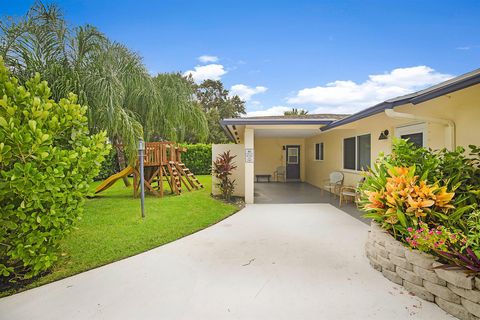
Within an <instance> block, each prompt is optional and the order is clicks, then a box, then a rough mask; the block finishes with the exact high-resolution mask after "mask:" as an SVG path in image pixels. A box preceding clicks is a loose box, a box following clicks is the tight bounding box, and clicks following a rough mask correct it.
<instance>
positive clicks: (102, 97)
mask: <svg viewBox="0 0 480 320" xmlns="http://www.w3.org/2000/svg"><path fill="white" fill-rule="evenodd" d="M0 30H1V33H0V55H2V56H4V57H5V63H6V65H7V66H8V67H9V68H10V69H11V70H12V72H13V74H14V75H16V76H17V77H18V78H19V80H20V82H21V83H24V82H25V81H27V80H28V79H29V78H30V77H31V76H32V75H34V74H35V72H40V73H41V74H42V76H43V78H44V79H45V80H47V81H48V83H49V84H50V87H51V90H52V97H53V98H54V99H59V98H61V97H64V96H66V95H68V93H70V92H75V93H77V95H78V100H79V103H80V104H82V105H88V112H87V115H88V120H89V129H90V132H92V133H96V132H100V131H102V130H106V131H107V134H108V137H109V140H110V141H111V142H112V144H113V145H114V146H115V148H116V151H117V152H116V154H117V157H118V162H119V164H120V166H121V167H122V168H123V167H124V166H125V165H126V164H127V162H133V161H135V158H136V144H137V142H138V138H139V137H142V136H144V137H145V138H147V139H153V138H154V139H157V140H169V139H172V140H177V141H179V142H181V141H182V139H183V137H184V135H185V132H197V135H198V137H199V139H200V140H202V139H204V138H205V137H206V136H207V134H208V128H207V122H206V120H205V116H204V115H203V114H202V113H201V112H200V110H199V107H198V104H197V103H196V102H195V101H194V97H193V90H192V88H191V86H190V85H189V83H188V80H186V79H184V78H182V77H181V76H179V75H178V74H166V75H158V76H157V77H155V78H152V77H151V76H150V74H149V72H148V71H147V69H146V67H145V66H144V64H143V62H142V59H141V57H140V56H139V55H138V54H136V53H133V52H131V51H130V50H129V49H128V48H126V47H125V46H123V45H122V44H119V43H115V42H112V41H110V40H108V39H107V38H106V37H105V35H103V34H102V33H101V32H99V31H98V30H97V29H96V28H95V27H93V26H90V25H86V26H81V27H77V28H74V29H71V28H69V27H68V24H67V22H66V21H65V19H64V17H63V14H62V11H61V10H60V8H59V7H58V6H57V5H54V4H51V5H44V4H43V3H42V2H40V1H37V2H35V4H34V5H33V6H32V8H31V9H30V10H29V12H28V13H27V15H26V16H25V17H24V18H22V19H21V20H17V21H16V20H14V19H12V18H5V19H4V20H3V21H2V22H1V24H0ZM124 151H125V152H124Z"/></svg>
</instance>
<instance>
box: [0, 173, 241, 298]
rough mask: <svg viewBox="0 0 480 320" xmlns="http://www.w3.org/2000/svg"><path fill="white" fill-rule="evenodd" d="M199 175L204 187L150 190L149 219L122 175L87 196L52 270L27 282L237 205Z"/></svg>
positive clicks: (167, 235)
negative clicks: (213, 192)
mask: <svg viewBox="0 0 480 320" xmlns="http://www.w3.org/2000/svg"><path fill="white" fill-rule="evenodd" d="M198 178H199V180H200V181H201V182H202V184H203V185H204V186H205V188H204V189H201V190H197V191H192V192H188V191H184V193H183V194H182V195H180V196H173V195H167V196H165V197H163V198H157V197H154V196H147V198H146V200H145V212H146V218H145V219H142V218H141V213H140V199H134V198H133V195H132V193H133V191H132V188H131V187H130V188H126V187H125V186H124V184H123V182H122V181H121V180H120V181H118V182H117V183H116V184H115V185H114V186H113V187H111V188H110V189H108V190H106V191H104V192H102V193H100V194H99V195H98V196H97V197H95V198H93V199H88V200H86V203H85V212H84V215H83V218H82V220H80V221H79V222H78V224H77V228H76V230H74V231H73V232H72V233H71V234H70V235H69V236H68V237H67V238H65V239H64V241H63V243H62V246H61V253H62V255H61V256H60V258H59V261H57V263H56V264H55V266H54V268H53V270H52V272H51V273H49V274H47V275H45V276H44V277H41V278H39V279H38V280H36V281H35V282H33V283H31V284H30V285H28V286H27V287H26V288H32V287H36V286H39V285H41V284H45V283H48V282H52V281H55V280H58V279H61V278H65V277H67V276H71V275H73V274H76V273H79V272H82V271H86V270H89V269H92V268H95V267H98V266H101V265H104V264H107V263H110V262H113V261H117V260H120V259H122V258H126V257H129V256H132V255H135V254H138V253H140V252H143V251H146V250H149V249H152V248H155V247H158V246H160V245H162V244H165V243H168V242H171V241H173V240H176V239H178V238H181V237H184V236H186V235H189V234H191V233H193V232H195V231H198V230H201V229H204V228H206V227H208V226H210V225H212V224H215V223H216V222H218V221H220V220H222V219H224V218H225V217H227V216H229V215H231V214H233V213H234V212H236V211H237V210H238V209H239V208H238V207H236V206H234V205H231V204H226V203H223V202H221V201H218V200H216V199H213V198H212V197H211V196H210V193H211V177H210V176H199V177H198ZM99 183H100V182H98V183H95V184H94V185H93V186H92V188H95V187H96V186H97V185H98V184H99ZM10 293H12V292H4V293H3V294H0V295H5V294H10Z"/></svg>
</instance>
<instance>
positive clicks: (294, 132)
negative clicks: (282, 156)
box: [255, 128, 321, 138]
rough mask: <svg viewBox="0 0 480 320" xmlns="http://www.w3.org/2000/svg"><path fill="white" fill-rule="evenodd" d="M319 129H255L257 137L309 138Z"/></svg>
mask: <svg viewBox="0 0 480 320" xmlns="http://www.w3.org/2000/svg"><path fill="white" fill-rule="evenodd" d="M320 133H321V132H320V129H319V128H316V129H313V128H312V129H310V128H309V129H255V137H256V138H257V137H259V138H309V137H313V136H315V135H318V134H320Z"/></svg>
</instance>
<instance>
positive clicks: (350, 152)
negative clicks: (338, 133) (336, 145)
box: [343, 137, 355, 170]
mask: <svg viewBox="0 0 480 320" xmlns="http://www.w3.org/2000/svg"><path fill="white" fill-rule="evenodd" d="M343 168H344V169H349V170H355V137H351V138H346V139H343Z"/></svg>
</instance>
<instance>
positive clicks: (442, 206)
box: [360, 139, 480, 271]
mask: <svg viewBox="0 0 480 320" xmlns="http://www.w3.org/2000/svg"><path fill="white" fill-rule="evenodd" d="M470 149H471V152H470V155H469V156H467V155H466V154H465V150H464V149H463V148H457V149H456V150H455V151H447V150H445V149H443V150H437V151H433V150H428V149H425V148H419V147H416V146H415V145H413V144H412V143H410V142H408V141H405V140H396V139H395V140H394V143H393V150H392V153H391V154H389V155H387V156H383V155H382V156H380V158H379V159H378V160H377V161H376V163H375V165H374V167H373V168H372V169H371V170H370V171H369V172H368V173H367V174H366V178H365V182H364V183H363V184H362V186H361V187H360V189H361V195H362V196H361V200H360V208H362V209H363V210H364V211H366V214H365V215H364V216H365V217H370V218H372V219H374V220H375V221H377V222H378V223H380V224H381V225H382V227H383V228H385V229H386V230H389V231H390V232H391V233H392V234H393V235H394V236H395V237H396V238H397V239H398V240H400V241H403V242H405V243H407V244H408V245H409V246H411V247H412V248H416V249H419V250H421V251H424V252H429V253H432V254H434V255H437V256H439V257H440V258H441V259H442V260H443V261H447V262H448V263H447V264H446V265H445V267H451V266H453V265H455V266H456V267H457V268H458V267H461V268H464V269H468V270H471V271H480V263H479V261H480V260H479V259H478V257H479V253H480V250H479V244H480V236H479V233H480V213H479V210H478V202H479V200H480V198H479V195H480V189H479V186H480V168H479V164H480V161H479V154H480V150H479V148H478V147H476V146H470Z"/></svg>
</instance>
